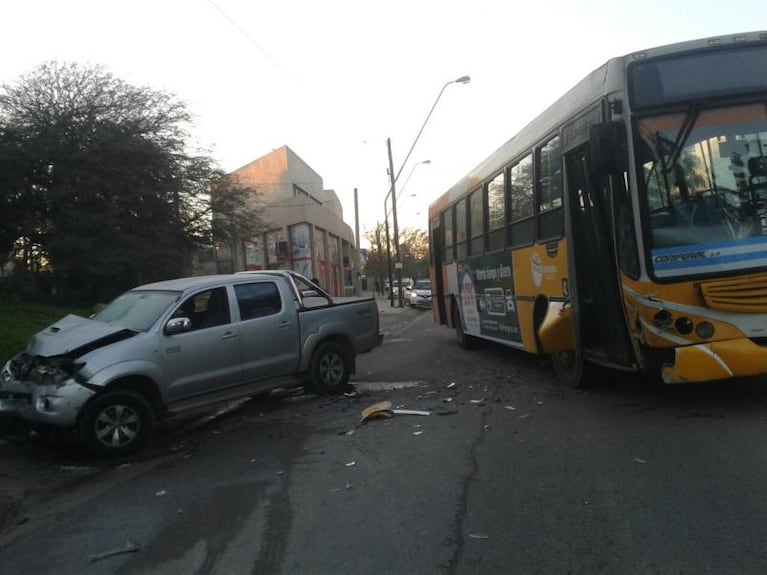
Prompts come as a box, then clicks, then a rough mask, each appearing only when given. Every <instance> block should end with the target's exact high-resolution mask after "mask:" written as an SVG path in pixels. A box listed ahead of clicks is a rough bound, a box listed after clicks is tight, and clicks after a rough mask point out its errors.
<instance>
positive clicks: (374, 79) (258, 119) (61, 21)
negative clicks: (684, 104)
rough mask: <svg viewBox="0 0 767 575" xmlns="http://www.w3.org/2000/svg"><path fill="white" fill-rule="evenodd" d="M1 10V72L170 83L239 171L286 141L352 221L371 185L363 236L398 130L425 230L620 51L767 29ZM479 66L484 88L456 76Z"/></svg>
mask: <svg viewBox="0 0 767 575" xmlns="http://www.w3.org/2000/svg"><path fill="white" fill-rule="evenodd" d="M3 8H4V9H3V33H2V34H0V53H2V55H3V56H2V58H0V83H2V84H13V83H14V82H16V81H17V80H18V79H19V77H20V76H22V75H23V74H26V73H28V72H30V71H31V70H33V69H34V68H35V67H36V66H38V65H40V64H42V63H43V62H46V61H50V60H58V61H60V62H77V63H80V64H88V65H102V66H103V67H104V68H105V69H106V70H108V71H109V72H111V73H112V74H114V75H115V76H117V77H120V78H121V79H123V80H125V81H127V82H130V83H132V84H136V85H142V86H149V87H151V88H153V89H157V90H164V91H168V92H171V93H173V94H175V95H176V96H178V97H179V98H180V99H182V100H183V101H185V102H186V103H187V106H188V108H189V110H190V111H191V112H192V113H193V115H194V117H195V123H194V127H193V129H192V132H191V133H192V136H193V143H194V144H195V145H196V146H198V147H200V148H202V149H205V150H208V151H209V152H210V153H211V155H212V156H213V157H214V158H215V159H216V160H217V161H218V162H219V164H220V166H221V167H222V168H223V169H224V170H226V171H233V170H235V169H237V168H239V167H240V166H243V165H245V164H247V163H249V162H251V161H253V160H255V159H257V158H259V157H261V156H263V155H264V154H267V153H269V152H270V151H272V150H273V149H276V148H280V147H282V146H284V145H287V146H289V147H290V148H291V149H292V150H293V151H294V152H295V153H297V154H298V155H299V156H300V157H301V158H302V159H303V160H304V161H305V162H306V163H307V164H308V165H309V166H310V167H311V168H312V169H314V170H315V171H316V172H317V173H318V174H319V175H320V176H321V177H322V178H323V182H324V187H325V188H326V189H333V190H335V191H336V193H337V194H338V197H339V198H340V200H341V203H342V205H343V208H344V220H345V221H346V222H347V223H348V224H349V225H350V226H351V227H352V229H354V227H355V209H354V189H355V188H356V189H357V190H358V203H359V227H360V233H361V235H362V236H363V237H364V235H365V233H366V231H368V230H372V229H374V228H375V226H376V224H377V223H378V222H383V220H384V213H385V212H384V199H385V197H386V195H387V194H388V192H389V189H390V188H389V180H388V175H387V169H388V165H389V160H388V154H387V140H390V141H391V148H392V156H393V164H394V172H395V174H396V173H398V172H400V174H401V175H400V178H399V180H398V182H397V188H398V204H397V205H398V223H399V228H400V229H404V228H407V227H411V228H422V229H426V227H427V213H428V205H429V204H430V203H431V202H433V201H434V200H435V199H436V198H438V197H439V196H440V195H441V194H442V193H444V192H445V191H447V189H448V188H449V187H450V186H452V185H453V184H454V183H455V182H456V181H458V180H459V179H460V178H461V177H462V176H464V175H465V174H466V173H467V172H469V171H470V170H471V169H472V168H473V167H475V166H476V165H477V164H479V163H480V162H481V161H482V160H483V159H484V158H485V157H486V156H488V155H490V154H491V153H492V152H493V151H494V150H495V149H497V148H498V147H499V146H500V145H501V144H503V143H504V142H505V141H507V140H508V139H509V138H511V137H512V136H513V135H514V134H515V133H516V132H517V131H519V130H520V129H521V128H522V127H523V126H524V125H525V124H526V123H527V122H529V121H530V120H532V119H533V118H534V117H535V116H536V115H537V114H538V113H539V112H541V111H542V110H543V109H545V108H546V107H547V106H548V105H549V104H551V103H552V102H553V101H554V100H556V99H557V98H558V97H559V96H560V95H562V94H563V93H564V92H566V91H567V90H568V89H569V88H570V87H572V86H573V85H574V84H576V83H577V82H578V81H579V80H580V79H581V78H582V77H584V76H585V75H587V74H588V73H589V72H591V71H592V70H594V69H595V68H597V67H599V66H601V65H602V64H603V63H604V62H605V61H606V60H607V59H609V58H611V57H614V56H620V55H623V54H626V53H630V52H633V51H636V50H641V49H644V48H649V47H652V46H658V45H663V44H669V43H673V42H679V41H684V40H690V39H693V38H702V37H708V36H718V35H725V34H733V33H737V32H746V31H754V30H767V8H766V7H765V4H764V0H728V1H727V2H724V1H722V0H695V1H691V0H673V1H670V0H643V1H642V2H637V1H636V0H547V1H546V2H524V1H522V0H505V1H504V0H472V1H468V0H463V1H460V2H459V1H453V0H387V1H385V2H373V1H372V0H276V1H275V0H272V1H271V2H263V1H260V0H132V1H130V2H126V1H122V2H117V1H114V0H4V2H3ZM464 75H468V76H470V77H471V81H470V82H469V83H467V84H455V83H451V84H447V83H448V82H450V81H452V80H455V79H457V78H459V77H461V76H464ZM446 84H447V85H446ZM443 88H444V90H443ZM432 106H433V113H432V114H431V116H430V117H429V119H428V122H426V119H427V117H428V116H429V112H430V110H432ZM424 122H426V123H425V124H424ZM422 128H423V131H422V132H421V135H420V137H418V134H419V131H420V130H421V129H422ZM417 137H418V138H417ZM413 145H415V147H414V148H413V151H412V154H411V155H410V159H409V161H408V162H407V163H406V164H405V163H404V162H405V158H406V156H407V154H408V151H409V150H410V149H411V147H412V146H413ZM427 160H428V163H427V162H426V161H427ZM400 170H401V171H400ZM362 245H365V242H364V241H363V242H362Z"/></svg>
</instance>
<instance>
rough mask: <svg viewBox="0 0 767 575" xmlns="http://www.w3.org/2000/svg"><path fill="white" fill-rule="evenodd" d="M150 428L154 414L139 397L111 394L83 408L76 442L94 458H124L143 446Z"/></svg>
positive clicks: (126, 393) (136, 394) (136, 395)
mask: <svg viewBox="0 0 767 575" xmlns="http://www.w3.org/2000/svg"><path fill="white" fill-rule="evenodd" d="M153 427H154V413H153V411H152V408H151V406H150V405H149V402H147V400H146V399H144V397H143V396H141V395H139V394H138V393H134V392H132V391H127V390H125V391H123V390H120V391H112V392H106V393H103V394H102V395H99V396H97V397H95V398H94V399H93V400H92V401H91V402H90V403H89V404H88V405H86V407H85V410H84V411H83V415H82V417H81V418H80V439H81V440H82V442H83V443H84V444H85V446H86V447H87V448H88V450H89V451H91V453H94V454H96V455H104V456H108V457H115V456H120V455H128V454H130V453H134V452H136V451H138V450H139V449H141V448H142V447H143V446H144V445H145V444H146V442H147V440H148V439H149V437H150V435H151V434H152V428H153Z"/></svg>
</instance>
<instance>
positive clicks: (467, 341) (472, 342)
mask: <svg viewBox="0 0 767 575" xmlns="http://www.w3.org/2000/svg"><path fill="white" fill-rule="evenodd" d="M453 325H454V326H455V338H456V339H457V340H458V345H459V346H460V347H461V348H462V349H474V348H475V347H476V346H477V339H476V338H475V337H472V336H470V335H468V334H467V333H466V332H464V331H463V323H462V322H461V314H460V313H459V312H458V309H457V308H456V309H454V310H453Z"/></svg>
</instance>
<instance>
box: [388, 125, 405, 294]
mask: <svg viewBox="0 0 767 575" xmlns="http://www.w3.org/2000/svg"><path fill="white" fill-rule="evenodd" d="M386 148H387V149H388V151H389V179H390V180H391V210H392V218H394V268H395V269H396V270H397V283H398V284H399V285H398V287H397V300H398V302H399V307H402V300H403V296H404V294H403V293H402V292H403V291H404V290H403V289H402V288H403V286H402V261H401V260H400V255H399V228H397V190H396V179H395V176H394V161H393V160H392V157H391V138H386ZM389 289H392V286H389Z"/></svg>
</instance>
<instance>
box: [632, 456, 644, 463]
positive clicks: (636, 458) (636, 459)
mask: <svg viewBox="0 0 767 575" xmlns="http://www.w3.org/2000/svg"><path fill="white" fill-rule="evenodd" d="M634 461H635V462H636V463H647V460H645V459H642V458H640V457H635V458H634Z"/></svg>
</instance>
